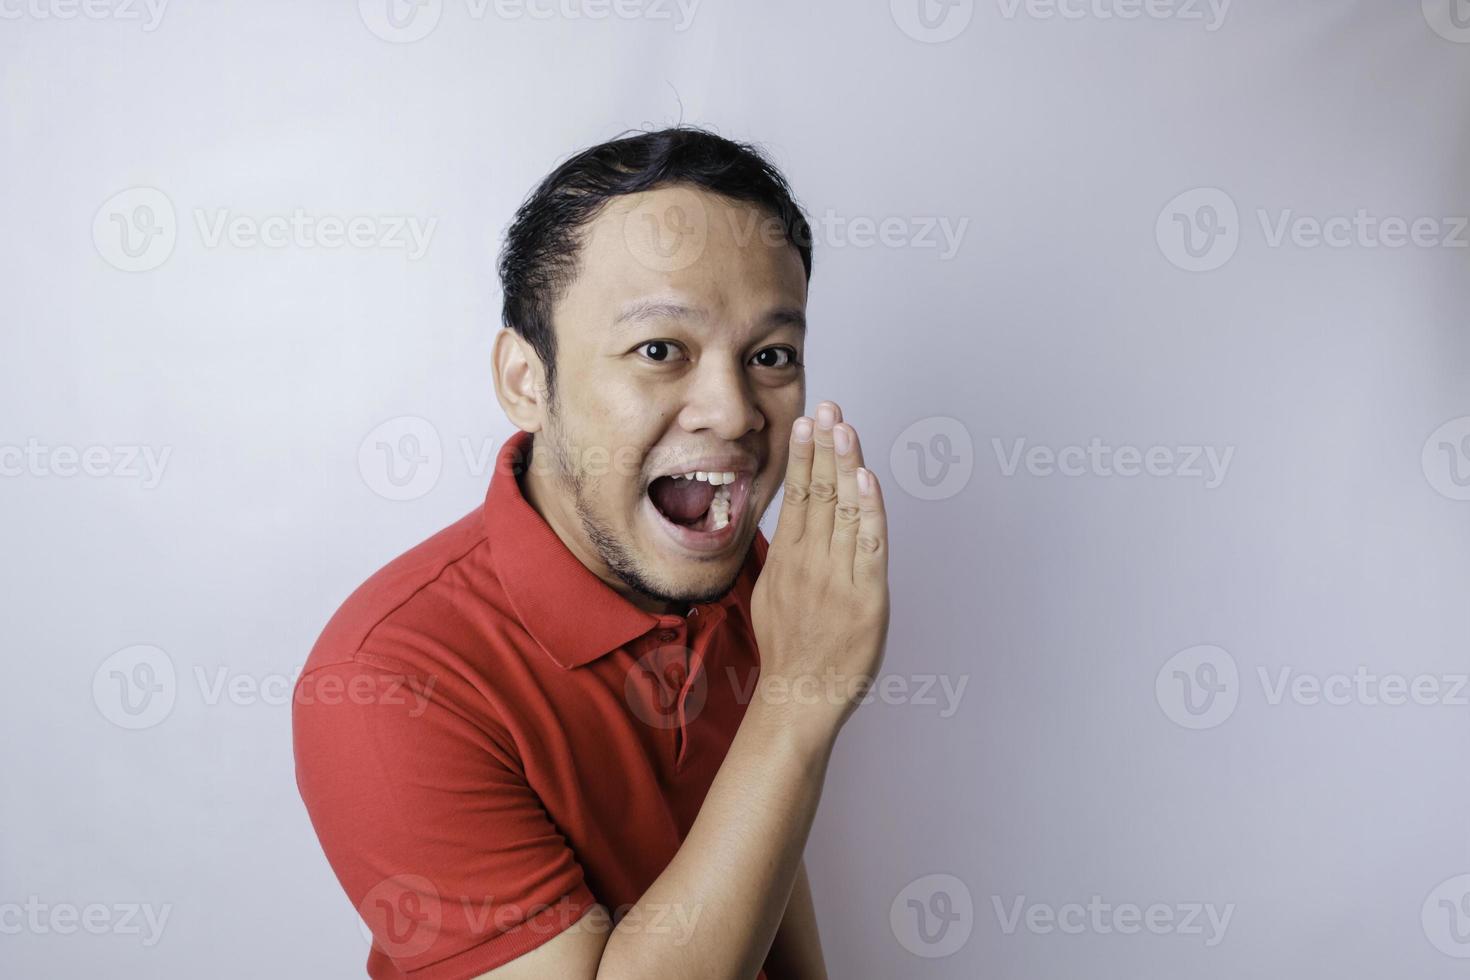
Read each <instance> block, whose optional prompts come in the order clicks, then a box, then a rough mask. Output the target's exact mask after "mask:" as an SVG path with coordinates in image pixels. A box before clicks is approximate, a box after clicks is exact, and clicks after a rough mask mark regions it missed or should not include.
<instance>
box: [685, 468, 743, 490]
mask: <svg viewBox="0 0 1470 980" xmlns="http://www.w3.org/2000/svg"><path fill="white" fill-rule="evenodd" d="M673 477H674V479H676V480H703V481H704V482H705V483H708V484H709V485H710V486H715V487H718V486H722V485H723V484H726V483H734V482H735V474H734V473H731V472H730V471H729V470H724V471H719V472H715V471H711V472H705V471H704V470H695V471H694V472H693V473H675V474H673Z"/></svg>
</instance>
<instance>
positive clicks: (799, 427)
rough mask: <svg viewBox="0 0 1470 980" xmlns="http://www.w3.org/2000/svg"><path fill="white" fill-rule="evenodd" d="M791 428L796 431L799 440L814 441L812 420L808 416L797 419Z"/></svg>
mask: <svg viewBox="0 0 1470 980" xmlns="http://www.w3.org/2000/svg"><path fill="white" fill-rule="evenodd" d="M791 429H792V431H793V432H795V433H796V441H797V442H811V441H812V420H811V419H809V418H807V417H806V416H805V415H803V416H802V417H801V418H799V419H797V420H796V424H795V425H793V426H792V427H791Z"/></svg>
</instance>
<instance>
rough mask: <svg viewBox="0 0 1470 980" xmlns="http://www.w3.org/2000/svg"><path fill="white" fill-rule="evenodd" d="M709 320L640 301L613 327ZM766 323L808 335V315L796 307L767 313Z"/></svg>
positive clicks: (679, 307) (688, 310) (692, 311)
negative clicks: (662, 321)
mask: <svg viewBox="0 0 1470 980" xmlns="http://www.w3.org/2000/svg"><path fill="white" fill-rule="evenodd" d="M663 319H666V320H707V319H709V314H708V313H706V312H705V311H704V310H702V309H697V308H695V307H692V306H685V305H684V304H682V303H670V302H667V301H664V300H640V301H637V302H633V303H629V304H628V305H627V306H625V307H623V309H622V311H621V312H620V313H618V315H617V317H616V318H615V319H614V320H613V326H615V327H616V326H620V325H622V324H624V323H645V322H647V321H649V320H663ZM764 319H765V321H766V322H768V323H771V324H772V325H774V326H778V327H787V326H789V327H795V328H796V329H797V330H800V331H801V332H802V333H806V314H805V313H803V312H802V311H801V310H799V309H797V308H796V307H792V306H781V307H777V308H776V309H774V310H772V311H771V312H769V313H767V314H766V315H765V317H764Z"/></svg>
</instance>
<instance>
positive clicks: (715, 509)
mask: <svg viewBox="0 0 1470 980" xmlns="http://www.w3.org/2000/svg"><path fill="white" fill-rule="evenodd" d="M709 516H710V518H711V520H712V522H713V523H711V524H710V530H711V531H722V530H724V529H725V528H726V527H728V526H729V525H730V485H729V484H728V483H725V484H721V485H720V488H719V489H718V490H716V491H715V499H714V500H713V501H711V502H710V505H709Z"/></svg>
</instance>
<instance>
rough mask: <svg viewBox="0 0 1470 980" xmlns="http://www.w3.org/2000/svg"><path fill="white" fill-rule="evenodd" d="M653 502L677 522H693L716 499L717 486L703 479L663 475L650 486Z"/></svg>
mask: <svg viewBox="0 0 1470 980" xmlns="http://www.w3.org/2000/svg"><path fill="white" fill-rule="evenodd" d="M648 495H649V497H651V498H653V504H654V506H655V507H657V508H658V509H659V510H660V511H661V512H662V513H663V515H664V516H665V517H667V518H668V519H669V520H671V521H673V522H674V523H675V524H693V523H694V522H695V521H697V520H698V519H699V518H700V515H702V514H703V513H704V512H705V511H707V510H709V505H710V501H711V500H714V499H715V488H714V487H712V486H710V485H709V484H708V483H705V482H704V481H703V480H675V479H673V478H672V477H667V476H661V477H659V478H658V479H657V480H654V481H653V483H652V484H650V485H649V487H648Z"/></svg>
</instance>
